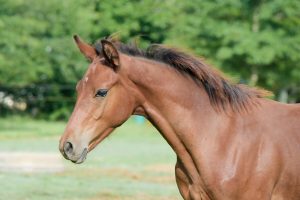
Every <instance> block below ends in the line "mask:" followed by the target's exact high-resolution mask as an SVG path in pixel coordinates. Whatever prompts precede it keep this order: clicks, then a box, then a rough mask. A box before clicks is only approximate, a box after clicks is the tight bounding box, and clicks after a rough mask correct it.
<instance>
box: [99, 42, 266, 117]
mask: <svg viewBox="0 0 300 200" xmlns="http://www.w3.org/2000/svg"><path fill="white" fill-rule="evenodd" d="M108 40H110V38H108ZM111 41H112V42H113V43H114V45H115V46H116V48H117V49H118V50H119V51H120V52H122V53H124V54H126V55H130V56H136V57H143V58H147V59H150V60H155V61H158V62H162V63H165V64H167V65H169V66H170V67H173V68H174V69H175V70H177V71H179V72H180V73H182V74H183V75H187V76H190V77H191V78H192V79H193V80H194V81H195V82H196V83H197V84H199V85H202V86H203V88H204V89H205V91H206V93H207V95H208V97H209V99H210V102H211V104H212V105H213V106H214V107H215V108H217V109H218V110H219V109H222V110H227V108H231V109H232V110H233V111H238V112H240V111H243V110H246V111H247V110H248V107H249V105H252V104H253V103H255V99H257V98H263V97H265V96H266V95H267V92H266V91H264V90H259V89H256V88H250V87H247V86H246V85H241V84H234V83H232V82H231V81H229V80H227V79H226V78H224V76H223V75H222V74H221V73H220V72H219V71H217V70H215V69H213V68H212V67H210V66H209V65H208V64H206V63H205V62H204V61H203V60H201V59H199V58H197V57H194V56H192V55H188V54H186V53H184V52H181V51H178V50H177V49H174V48H168V47H165V46H163V45H159V44H152V45H150V46H149V47H148V48H147V49H146V50H143V49H140V48H138V47H137V45H135V44H134V43H129V44H124V43H122V42H120V41H119V40H113V39H111ZM94 47H95V49H96V51H97V52H98V53H99V54H101V52H102V50H101V43H100V42H97V43H95V45H94Z"/></svg>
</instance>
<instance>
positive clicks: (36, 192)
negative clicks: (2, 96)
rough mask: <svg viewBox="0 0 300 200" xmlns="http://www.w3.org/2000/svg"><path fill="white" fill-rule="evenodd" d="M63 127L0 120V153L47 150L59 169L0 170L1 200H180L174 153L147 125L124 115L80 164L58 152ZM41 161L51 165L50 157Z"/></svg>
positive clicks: (18, 119) (33, 121)
mask: <svg viewBox="0 0 300 200" xmlns="http://www.w3.org/2000/svg"><path fill="white" fill-rule="evenodd" d="M64 126H65V122H47V121H36V120H32V119H27V118H6V119H0V153H1V152H2V154H3V153H4V154H11V155H12V154H14V153H19V154H21V155H23V154H24V157H25V155H27V154H28V153H39V154H40V155H45V157H46V155H48V154H51V155H55V156H57V157H58V158H59V161H60V163H62V165H63V170H62V171H54V172H53V171H52V172H35V171H31V172H24V171H18V170H11V171H10V170H8V171H7V170H4V171H3V170H1V171H0V183H1V187H0V199H1V200H2V199H3V200H6V199H13V200H26V199H28V200H45V199H49V200H50V199H51V200H53V199H54V200H56V199H59V200H73V199H74V200H77V199H78V200H96V199H104V200H116V199H124V200H129V199H130V200H131V199H138V200H152V199H153V200H154V199H155V200H160V199H161V200H163V199H181V197H180V195H179V193H178V190H177V186H176V183H175V175H174V165H175V162H176V156H175V154H174V153H173V151H172V150H171V148H170V147H169V145H168V144H167V143H166V141H165V140H164V139H163V138H162V137H161V136H160V135H159V133H157V131H156V130H155V129H154V128H153V127H152V126H151V125H149V124H138V123H136V122H135V121H134V120H133V119H130V120H129V121H128V122H126V123H125V124H124V125H123V126H122V127H120V128H119V129H118V130H117V131H115V132H114V133H112V135H111V136H110V137H108V138H107V139H106V140H105V141H104V142H103V143H101V144H100V145H98V147H97V148H96V149H95V150H94V151H92V152H91V153H90V154H89V155H88V158H87V160H86V161H85V162H84V163H83V164H81V165H76V164H73V163H71V162H69V161H67V160H64V159H63V158H62V156H60V155H59V151H58V140H59V136H60V134H62V132H63V130H64ZM2 162H3V161H2ZM43 162H45V163H46V164H47V162H49V163H48V165H49V166H51V165H50V164H52V163H50V162H53V161H52V160H45V161H43ZM0 164H1V160H0Z"/></svg>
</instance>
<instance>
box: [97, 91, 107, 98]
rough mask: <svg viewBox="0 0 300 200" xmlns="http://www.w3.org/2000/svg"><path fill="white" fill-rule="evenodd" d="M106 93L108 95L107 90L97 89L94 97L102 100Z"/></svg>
mask: <svg viewBox="0 0 300 200" xmlns="http://www.w3.org/2000/svg"><path fill="white" fill-rule="evenodd" d="M107 93H108V90H107V89H99V90H98V91H97V92H96V94H95V97H102V98H104V97H106V95H107Z"/></svg>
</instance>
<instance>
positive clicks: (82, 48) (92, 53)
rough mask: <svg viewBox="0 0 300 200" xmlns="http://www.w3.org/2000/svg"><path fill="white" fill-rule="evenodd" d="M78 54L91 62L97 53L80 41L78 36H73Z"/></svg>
mask: <svg viewBox="0 0 300 200" xmlns="http://www.w3.org/2000/svg"><path fill="white" fill-rule="evenodd" d="M73 38H74V40H75V42H76V44H77V46H78V48H79V50H80V52H81V53H82V54H83V55H84V56H85V57H86V58H87V59H88V60H89V61H90V62H91V61H93V59H94V58H95V57H96V56H97V52H96V50H95V48H94V47H92V46H91V45H89V44H87V43H85V42H84V41H82V40H81V39H80V37H79V36H78V35H74V36H73Z"/></svg>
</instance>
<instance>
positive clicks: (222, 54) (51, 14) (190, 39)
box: [0, 0, 300, 119]
mask: <svg viewBox="0 0 300 200" xmlns="http://www.w3.org/2000/svg"><path fill="white" fill-rule="evenodd" d="M0 5H1V7H0V30H1V31H0V38H1V39H0V90H2V91H6V93H7V94H8V93H10V94H13V96H14V97H15V98H16V99H20V100H23V101H26V102H29V103H28V105H29V107H28V109H27V111H29V112H31V113H38V116H43V113H44V114H46V115H47V116H48V114H49V113H53V112H55V113H53V114H52V115H51V118H52V119H57V118H63V117H65V116H66V115H68V113H69V110H70V108H71V105H72V104H73V101H74V91H73V90H72V89H71V88H74V86H75V83H76V81H77V80H78V79H79V78H80V77H81V76H82V73H83V71H84V70H85V67H86V66H87V63H86V62H85V61H84V59H83V58H82V57H81V56H80V55H79V53H78V50H77V49H76V48H75V46H74V43H73V41H72V37H71V36H72V35H73V34H74V33H78V34H79V35H81V36H82V37H83V38H85V39H86V40H87V41H90V42H93V41H95V40H97V39H98V38H101V37H104V36H107V35H110V34H112V33H119V34H120V36H121V37H122V39H123V40H124V41H128V40H132V39H133V40H135V39H136V40H138V41H139V42H140V45H141V46H146V45H147V44H149V43H166V44H169V45H173V46H177V47H180V48H183V49H190V50H191V51H194V52H195V53H196V54H197V55H200V56H203V57H206V58H207V59H208V60H209V62H211V63H213V64H215V65H216V66H218V67H219V68H220V69H221V70H223V71H225V72H226V73H229V74H231V75H233V76H235V77H236V78H237V79H238V80H239V81H240V82H244V83H248V84H250V85H258V86H260V87H265V88H267V89H269V90H271V91H274V93H275V95H276V98H279V99H281V100H285V99H282V98H280V96H281V94H282V93H284V94H288V99H286V100H288V101H299V100H300V90H299V87H298V85H299V84H300V66H299V63H300V54H299V52H300V28H299V27H300V3H299V2H298V1H294V0H273V1H269V0H267V1H262V0H242V1H236V0H194V1H181V0H166V1H160V0H143V1H142V0H132V1H126V0H123V1H108V0H102V1H100V0H92V1H84V0H78V1H76V2H75V1H72V0H64V1H59V0H51V1H35V0H12V1H4V0H0ZM3 88H4V89H3ZM34 88H35V89H34ZM66 88H68V89H66ZM21 90H22V91H23V92H21ZM29 90H30V91H29ZM24 91H25V92H24ZM30 99H31V100H30ZM32 99H34V100H32ZM0 107H1V106H0ZM0 109H1V108H0ZM33 110H35V111H38V112H33ZM0 112H2V113H3V109H1V110H0Z"/></svg>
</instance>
